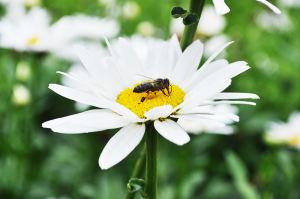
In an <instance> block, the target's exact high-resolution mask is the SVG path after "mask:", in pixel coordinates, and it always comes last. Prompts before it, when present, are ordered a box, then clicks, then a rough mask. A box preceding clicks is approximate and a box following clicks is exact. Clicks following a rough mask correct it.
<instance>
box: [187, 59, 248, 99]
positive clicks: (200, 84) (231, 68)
mask: <svg viewBox="0 0 300 199" xmlns="http://www.w3.org/2000/svg"><path fill="white" fill-rule="evenodd" d="M245 64H247V63H246V62H234V63H232V64H229V65H227V66H224V67H222V68H221V69H219V70H218V71H216V72H214V73H212V74H211V75H209V76H208V77H204V78H203V79H199V80H196V81H194V83H197V85H196V86H194V88H193V89H191V90H190V91H188V89H185V92H186V95H185V98H187V97H189V96H191V95H193V93H195V92H197V91H199V90H201V89H202V88H204V89H205V87H206V86H207V85H210V84H212V83H213V82H216V81H219V80H220V79H224V78H231V77H232V76H234V75H236V74H237V71H238V72H240V68H241V66H244V65H245Z"/></svg>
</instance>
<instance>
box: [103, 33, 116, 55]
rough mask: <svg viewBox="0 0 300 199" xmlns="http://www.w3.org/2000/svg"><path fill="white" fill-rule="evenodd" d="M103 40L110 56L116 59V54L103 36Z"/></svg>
mask: <svg viewBox="0 0 300 199" xmlns="http://www.w3.org/2000/svg"><path fill="white" fill-rule="evenodd" d="M104 39H105V42H106V44H107V47H108V49H109V51H110V54H111V56H112V57H114V58H118V57H117V55H116V53H115V51H114V49H113V48H112V46H111V45H110V43H109V41H108V40H107V38H106V37H105V36H104Z"/></svg>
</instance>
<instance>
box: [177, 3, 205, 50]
mask: <svg viewBox="0 0 300 199" xmlns="http://www.w3.org/2000/svg"><path fill="white" fill-rule="evenodd" d="M204 2H205V0H190V5H189V12H191V13H195V14H197V16H198V18H199V20H200V17H201V13H202V10H203V6H204ZM197 26H198V23H194V24H192V25H189V26H185V27H184V31H183V34H182V37H181V40H180V46H181V49H182V51H184V50H185V49H186V48H187V47H188V46H189V45H190V44H191V43H192V42H193V40H194V37H195V34H196V30H197Z"/></svg>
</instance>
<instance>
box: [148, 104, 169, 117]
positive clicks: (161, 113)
mask: <svg viewBox="0 0 300 199" xmlns="http://www.w3.org/2000/svg"><path fill="white" fill-rule="evenodd" d="M172 109H173V108H172V106H171V105H164V106H158V107H155V108H153V109H151V110H149V111H148V112H146V113H145V114H144V116H146V117H147V119H149V120H156V119H158V118H160V117H161V118H165V117H167V116H169V115H170V114H171V113H172Z"/></svg>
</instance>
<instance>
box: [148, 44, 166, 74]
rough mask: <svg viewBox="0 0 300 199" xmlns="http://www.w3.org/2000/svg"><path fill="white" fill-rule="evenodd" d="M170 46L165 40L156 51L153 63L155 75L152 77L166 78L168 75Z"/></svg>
mask: <svg viewBox="0 0 300 199" xmlns="http://www.w3.org/2000/svg"><path fill="white" fill-rule="evenodd" d="M168 47H169V44H168V43H167V42H163V43H162V44H161V46H160V47H159V48H158V50H157V53H156V59H155V61H154V64H153V66H152V67H153V69H152V71H153V76H151V77H152V78H155V79H156V78H166V77H167V69H168V68H167V66H168Z"/></svg>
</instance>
